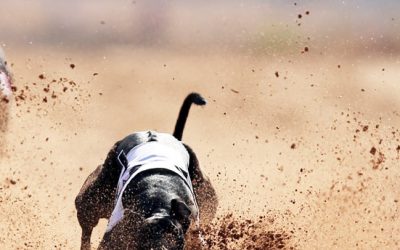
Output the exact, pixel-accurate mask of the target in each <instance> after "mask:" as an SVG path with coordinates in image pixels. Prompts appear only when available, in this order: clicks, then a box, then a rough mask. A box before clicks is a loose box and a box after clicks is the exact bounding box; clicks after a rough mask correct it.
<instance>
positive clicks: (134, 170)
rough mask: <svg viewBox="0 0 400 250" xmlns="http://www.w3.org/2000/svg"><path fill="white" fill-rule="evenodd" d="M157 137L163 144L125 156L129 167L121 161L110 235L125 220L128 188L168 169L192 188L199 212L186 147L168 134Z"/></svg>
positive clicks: (143, 146)
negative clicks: (137, 180) (147, 175)
mask: <svg viewBox="0 0 400 250" xmlns="http://www.w3.org/2000/svg"><path fill="white" fill-rule="evenodd" d="M139 133H155V132H139ZM155 134H156V136H157V137H159V138H160V141H149V142H145V143H142V144H139V145H137V146H136V147H134V148H132V149H131V150H130V151H129V152H128V153H127V154H126V155H125V157H126V159H127V162H128V163H127V166H125V165H124V164H123V163H122V162H121V161H120V164H121V166H122V171H121V174H120V177H119V180H118V187H117V195H116V201H115V207H114V210H113V212H112V214H111V217H110V219H109V221H108V225H107V229H106V232H109V231H110V230H111V229H112V228H113V227H114V226H115V225H116V224H117V223H118V222H119V221H120V220H121V219H122V218H123V216H124V207H123V204H122V195H123V193H124V191H125V189H126V187H127V186H128V184H129V183H130V182H131V181H132V180H133V179H134V178H135V177H136V176H137V175H138V174H140V173H142V172H145V171H148V170H155V169H163V170H165V169H166V170H169V171H172V172H174V173H176V174H178V175H179V176H180V177H181V178H182V179H183V180H184V182H185V183H186V185H187V186H188V187H189V189H190V192H191V195H192V198H193V203H194V205H195V206H196V208H197V210H198V207H197V202H196V198H195V195H194V192H193V187H192V181H191V179H190V176H189V153H188V152H187V150H186V148H185V147H184V146H183V144H182V143H181V142H180V141H178V140H177V139H175V138H174V137H173V136H172V135H170V134H165V133H155ZM168 137H171V138H168ZM161 141H163V142H164V143H163V142H161ZM165 141H168V142H172V143H173V144H174V145H173V146H169V145H168V143H165ZM180 147H182V148H180ZM121 154H125V152H124V151H121V152H120V153H119V155H118V159H121ZM198 218H199V217H198V214H197V216H196V220H197V222H198Z"/></svg>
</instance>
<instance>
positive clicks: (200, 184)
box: [184, 144, 218, 224]
mask: <svg viewBox="0 0 400 250" xmlns="http://www.w3.org/2000/svg"><path fill="white" fill-rule="evenodd" d="M184 145H185V147H186V150H187V151H188V152H189V156H190V161H189V175H190V178H191V180H192V185H193V190H194V193H195V195H196V200H197V204H198V206H199V210H200V221H201V224H208V223H209V222H211V220H212V219H213V218H214V217H215V214H216V213H217V207H218V198H217V193H216V192H215V189H214V187H213V186H212V185H211V181H210V180H209V179H208V177H207V176H206V175H205V174H204V173H203V172H202V171H201V169H200V165H199V161H198V159H197V157H196V154H195V153H194V152H193V150H192V149H191V148H190V147H189V146H188V145H186V144H184Z"/></svg>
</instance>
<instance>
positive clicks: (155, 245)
mask: <svg viewBox="0 0 400 250" xmlns="http://www.w3.org/2000/svg"><path fill="white" fill-rule="evenodd" d="M170 205H171V206H170V210H169V211H167V210H157V211H156V212H153V213H151V214H149V215H147V216H143V214H138V213H137V212H134V211H131V210H129V209H127V210H125V213H124V219H123V220H122V221H121V222H120V223H118V225H117V226H116V227H115V228H114V229H113V230H112V231H114V232H112V235H113V236H112V238H114V239H115V237H118V235H120V236H122V235H123V238H124V239H125V240H124V242H120V243H119V244H118V245H120V244H122V245H126V244H128V246H127V247H128V248H129V249H137V250H145V249H146V250H148V249H153V250H166V249H168V250H183V249H184V246H185V234H186V232H187V230H188V228H189V226H190V220H191V211H190V208H189V207H188V206H187V205H186V204H185V203H184V202H183V201H181V200H178V199H172V200H171V202H170ZM144 214H146V213H144ZM116 240H117V241H118V240H119V239H116Z"/></svg>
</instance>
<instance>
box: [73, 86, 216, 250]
mask: <svg viewBox="0 0 400 250" xmlns="http://www.w3.org/2000/svg"><path fill="white" fill-rule="evenodd" d="M192 103H195V104H197V105H204V104H205V100H204V99H203V98H202V97H201V96H200V95H199V94H197V93H192V94H189V95H188V96H187V97H186V99H185V101H184V103H183V105H182V107H181V110H180V113H179V117H178V120H177V123H176V126H175V131H174V134H173V135H174V137H175V138H177V139H178V140H181V138H182V133H183V129H184V126H185V122H186V119H187V116H188V113H189V109H190V106H191V104H192ZM150 134H151V133H150ZM151 140H152V137H151V136H144V135H143V134H132V135H129V136H127V137H126V138H124V139H123V140H121V141H118V142H117V143H115V144H114V146H113V147H112V149H111V150H110V151H109V153H108V155H107V158H106V160H105V161H104V164H102V165H100V166H98V167H97V169H96V170H95V171H94V172H93V173H92V174H90V175H89V177H88V178H87V179H86V181H85V183H84V184H83V186H82V188H81V190H80V192H79V194H78V196H77V197H76V200H75V206H76V209H77V217H78V221H79V224H80V226H81V228H82V238H81V249H90V238H91V234H92V230H93V228H94V227H95V226H96V225H97V223H98V221H99V219H100V218H110V216H111V213H112V211H113V209H114V206H115V198H116V192H117V184H118V179H119V176H120V173H121V166H120V165H119V164H118V162H117V154H118V152H121V150H124V152H128V151H129V150H130V149H132V148H133V147H135V146H136V145H139V144H142V143H146V142H149V141H151ZM184 146H185V148H186V150H187V152H188V153H189V156H190V160H189V161H190V162H189V175H190V177H191V180H192V185H193V190H194V194H195V196H196V198H197V204H198V207H199V210H200V211H201V214H200V219H201V222H202V223H207V222H209V221H210V220H211V219H212V218H213V217H214V215H215V213H216V208H217V197H216V193H215V190H214V188H213V187H212V185H211V183H210V181H209V179H208V178H207V177H206V176H205V175H204V174H203V173H202V171H201V170H200V167H199V162H198V160H197V157H196V155H195V153H194V152H193V150H192V149H191V148H190V147H189V146H187V145H185V144H184ZM122 202H123V205H124V208H128V209H126V210H125V213H124V217H123V219H122V220H121V221H120V222H119V223H118V224H117V225H116V226H114V227H113V228H112V230H111V231H109V232H107V233H106V234H105V235H104V237H103V240H102V241H101V243H100V246H99V249H136V250H139V249H154V250H158V249H171V250H173V249H184V247H185V244H186V243H187V242H191V243H192V246H191V249H194V248H195V247H201V243H200V242H199V238H198V235H197V234H196V233H198V230H196V229H194V230H192V229H193V222H192V220H191V214H197V213H198V211H195V210H196V209H197V207H196V206H194V205H193V201H192V200H191V193H190V189H189V188H188V186H187V185H186V184H185V183H184V181H183V180H182V178H181V177H179V176H178V175H177V174H175V173H173V172H169V171H158V170H157V171H156V170H153V171H145V172H143V173H141V174H139V175H138V176H137V177H136V178H135V181H133V182H131V183H129V185H128V187H127V189H125V192H124V193H123V196H122Z"/></svg>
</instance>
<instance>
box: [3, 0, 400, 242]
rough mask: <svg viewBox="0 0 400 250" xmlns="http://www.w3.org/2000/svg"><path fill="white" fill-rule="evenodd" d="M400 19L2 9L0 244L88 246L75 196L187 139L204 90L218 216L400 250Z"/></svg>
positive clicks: (131, 6)
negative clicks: (181, 118)
mask: <svg viewBox="0 0 400 250" xmlns="http://www.w3.org/2000/svg"><path fill="white" fill-rule="evenodd" d="M399 10H400V1H396V0H382V1H373V0H353V1H346V0H341V1H339V0H332V1H317V0H308V1H300V0H298V1H296V0H293V1H284V0H279V1H278V0H248V1H239V0H229V1H228V0H226V1H223V0H220V1H207V0H206V1H194V0H190V1H189V0H187V1H183V0H170V1H164V0H129V1H128V0H115V1H107V0H68V1H67V0H57V1H54V0H35V1H27V0H2V1H1V3H0V45H1V46H2V48H3V49H4V51H5V54H6V57H7V60H8V63H9V67H10V70H11V71H12V73H13V78H14V85H15V89H14V90H15V91H14V99H13V100H12V101H11V102H10V103H9V104H8V105H9V108H10V123H9V129H8V132H7V134H6V139H7V141H6V142H7V144H6V148H5V151H6V153H5V154H4V155H2V156H1V157H0V169H1V170H0V232H2V234H1V235H0V248H1V249H77V248H78V247H79V244H80V227H79V225H78V222H77V219H76V211H75V208H74V198H75V196H76V194H77V193H78V191H79V189H80V187H81V185H82V184H83V182H84V180H85V178H86V177H87V176H88V174H89V173H91V172H92V171H93V170H94V169H95V166H97V165H98V164H100V163H101V162H102V161H103V160H104V158H105V156H106V154H107V152H108V150H109V149H110V147H111V146H112V145H113V143H114V142H115V141H117V140H119V139H121V138H123V137H124V136H126V135H127V134H129V133H132V132H133V131H139V130H148V129H154V130H159V131H162V132H171V131H172V129H173V126H174V124H175V119H176V117H177V113H178V110H179V107H180V105H181V102H182V101H183V99H184V97H185V96H186V95H187V93H189V92H192V91H198V92H199V93H201V94H202V95H203V96H204V97H205V98H206V99H207V100H208V105H207V106H206V107H204V108H199V107H193V108H192V109H191V113H190V116H189V120H188V123H187V125H186V129H185V133H184V141H185V142H187V143H188V144H189V145H190V146H191V147H192V148H193V149H194V150H195V151H196V153H197V156H198V158H199V159H200V162H201V165H202V168H203V169H204V171H205V173H207V175H208V176H209V177H210V179H211V180H212V182H213V183H214V185H215V187H216V190H217V193H218V196H219V200H220V207H219V212H218V213H219V216H224V215H226V214H229V213H233V214H235V215H237V216H242V217H241V218H242V219H243V220H244V219H255V220H258V219H259V218H266V217H265V216H267V217H268V218H269V219H268V223H269V224H268V225H267V226H265V227H264V228H262V230H261V231H263V232H265V231H271V230H275V229H279V230H283V231H284V232H286V234H287V235H290V240H288V241H285V247H286V248H290V246H294V247H295V248H296V249H398V248H399V247H400V236H399V235H400V224H399V220H400V203H399V200H400V189H399V188H398V183H399V178H400V167H399V166H400V158H399V157H400V131H399V127H400V80H399V79H400V41H399V39H400V12H399ZM0 151H3V150H0ZM263 216H264V217H263ZM106 223H107V221H106V220H102V221H101V222H100V224H99V226H98V227H97V228H96V229H95V230H96V231H95V232H94V236H93V242H94V244H93V247H95V246H97V243H98V241H99V240H100V239H101V237H102V234H103V232H104V229H105V225H106ZM217 225H218V224H217ZM279 232H280V231H279ZM250 235H251V234H250ZM250 239H251V238H250ZM229 240H233V241H234V239H229ZM244 241H245V240H244ZM250 241H251V240H250ZM232 244H233V245H229V247H227V248H226V249H245V248H246V247H243V246H242V247H238V245H235V244H236V243H232ZM245 246H246V245H245ZM251 246H252V247H249V245H247V247H248V249H253V248H254V245H251ZM259 247H261V248H262V246H261V245H260V246H259ZM217 249H218V248H217Z"/></svg>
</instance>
